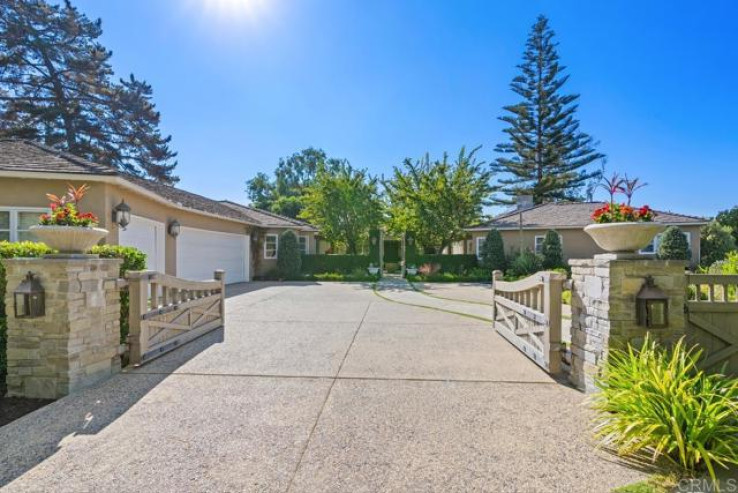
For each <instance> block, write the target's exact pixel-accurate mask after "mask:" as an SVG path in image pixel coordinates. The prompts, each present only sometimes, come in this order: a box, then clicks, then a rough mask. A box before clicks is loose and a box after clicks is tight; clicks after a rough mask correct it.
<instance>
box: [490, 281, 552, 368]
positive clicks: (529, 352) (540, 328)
mask: <svg viewBox="0 0 738 493" xmlns="http://www.w3.org/2000/svg"><path fill="white" fill-rule="evenodd" d="M492 277H493V284H492V299H493V304H492V306H493V312H492V313H493V315H492V318H493V320H494V327H495V330H497V332H498V333H499V334H500V335H502V336H503V337H504V338H505V339H507V340H508V341H510V342H511V343H512V344H513V345H515V347H517V348H518V349H520V350H521V351H522V352H523V353H524V354H525V355H526V356H528V357H529V358H530V359H532V360H533V361H535V362H536V364H537V365H538V366H540V367H541V368H543V369H544V370H546V371H547V372H549V373H559V372H560V371H561V348H562V345H561V292H562V289H563V284H564V281H566V276H565V275H563V274H559V273H557V272H538V273H537V274H534V275H532V276H530V277H527V278H525V279H521V280H520V281H514V282H505V281H502V272H500V271H495V272H494V273H493V275H492Z"/></svg>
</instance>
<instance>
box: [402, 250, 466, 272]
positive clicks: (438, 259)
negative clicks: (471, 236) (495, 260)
mask: <svg viewBox="0 0 738 493" xmlns="http://www.w3.org/2000/svg"><path fill="white" fill-rule="evenodd" d="M416 261H417V265H418V267H421V266H422V265H425V264H431V265H433V264H436V265H438V266H439V271H440V272H443V273H450V274H463V273H465V272H467V271H469V270H471V269H475V268H477V264H478V260H477V256H476V255H463V254H455V255H443V254H438V253H433V254H423V255H418V256H417V257H416Z"/></svg>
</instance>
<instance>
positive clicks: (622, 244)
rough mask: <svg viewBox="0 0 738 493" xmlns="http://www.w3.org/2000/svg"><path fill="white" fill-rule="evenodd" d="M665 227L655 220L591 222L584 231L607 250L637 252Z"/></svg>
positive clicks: (612, 251)
mask: <svg viewBox="0 0 738 493" xmlns="http://www.w3.org/2000/svg"><path fill="white" fill-rule="evenodd" d="M665 229H666V225H663V224H657V223H653V222H638V223H636V222H628V223H605V224H590V225H589V226H586V227H585V228H584V231H586V232H587V234H588V235H589V236H591V237H592V239H593V240H594V241H595V243H597V246H599V247H600V248H602V249H603V250H605V251H606V252H611V253H636V252H638V251H639V250H642V249H643V248H645V247H647V246H648V244H649V243H651V240H653V238H654V236H656V235H657V234H659V233H661V232H663V231H664V230H665Z"/></svg>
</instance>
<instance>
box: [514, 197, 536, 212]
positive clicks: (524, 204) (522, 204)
mask: <svg viewBox="0 0 738 493" xmlns="http://www.w3.org/2000/svg"><path fill="white" fill-rule="evenodd" d="M517 206H518V208H517V210H519V211H522V210H525V209H531V208H532V207H533V196H532V195H518V203H517Z"/></svg>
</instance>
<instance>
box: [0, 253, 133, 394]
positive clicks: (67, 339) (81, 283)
mask: <svg viewBox="0 0 738 493" xmlns="http://www.w3.org/2000/svg"><path fill="white" fill-rule="evenodd" d="M3 263H4V265H5V269H6V276H7V281H8V289H7V295H6V299H5V304H6V306H7V312H8V352H7V356H8V375H7V383H8V395H9V396H23V397H35V398H46V399H55V398H58V397H62V396H64V395H67V394H69V393H71V392H74V391H76V390H78V389H81V388H84V387H87V386H89V385H92V384H94V383H96V382H98V381H100V380H103V379H105V378H107V377H109V376H110V375H112V374H114V373H116V372H118V371H120V355H119V348H120V299H119V293H118V289H117V278H118V270H119V268H120V264H121V260H119V259H99V258H36V259H18V258H16V259H7V260H4V261H3ZM29 271H30V272H32V273H33V274H34V275H36V276H37V277H38V278H39V280H40V281H41V285H42V286H43V288H44V291H45V304H46V313H45V315H44V316H43V317H38V318H20V319H17V318H15V317H14V311H13V306H14V301H13V292H14V291H15V289H16V288H17V287H18V285H19V284H20V283H21V281H22V280H23V279H24V277H25V276H26V274H27V273H28V272H29Z"/></svg>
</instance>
